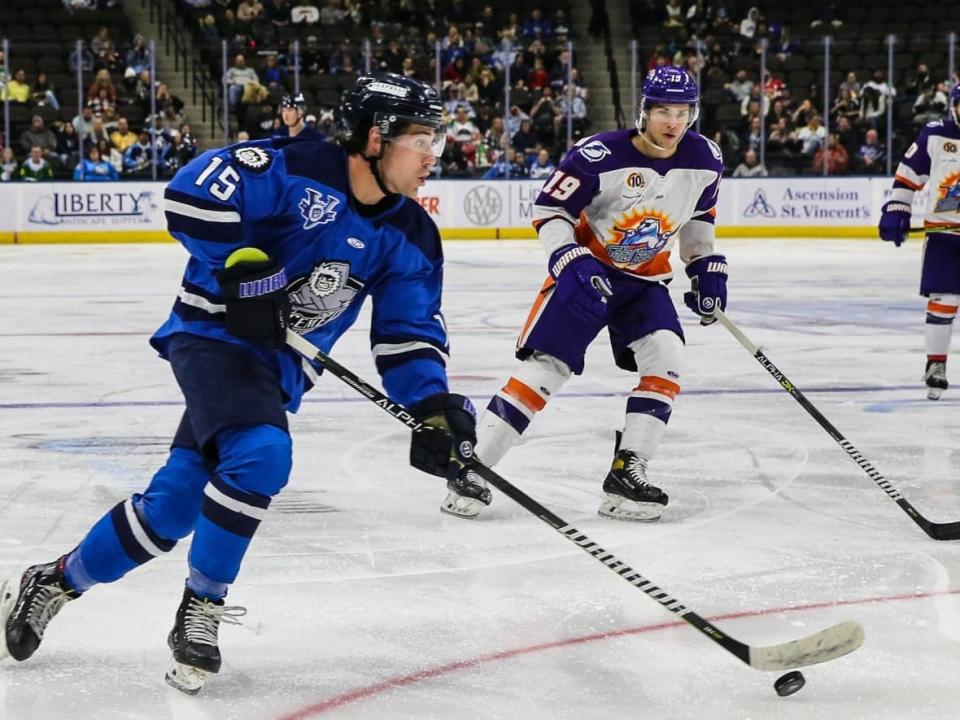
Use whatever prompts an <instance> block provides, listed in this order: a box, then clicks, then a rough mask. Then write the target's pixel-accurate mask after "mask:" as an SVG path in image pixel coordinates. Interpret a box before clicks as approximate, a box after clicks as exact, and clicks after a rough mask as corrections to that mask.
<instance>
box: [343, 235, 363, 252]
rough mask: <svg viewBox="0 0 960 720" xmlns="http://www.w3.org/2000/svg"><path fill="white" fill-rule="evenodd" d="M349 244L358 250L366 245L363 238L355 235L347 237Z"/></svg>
mask: <svg viewBox="0 0 960 720" xmlns="http://www.w3.org/2000/svg"><path fill="white" fill-rule="evenodd" d="M347 245H349V246H350V247H352V248H356V249H357V250H363V249H364V248H365V247H366V245H365V244H364V242H363V240H361V239H360V238H355V237H349V238H347Z"/></svg>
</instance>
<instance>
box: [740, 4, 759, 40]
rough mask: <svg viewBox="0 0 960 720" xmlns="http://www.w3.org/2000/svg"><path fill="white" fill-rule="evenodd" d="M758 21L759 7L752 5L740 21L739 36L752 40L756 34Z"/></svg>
mask: <svg viewBox="0 0 960 720" xmlns="http://www.w3.org/2000/svg"><path fill="white" fill-rule="evenodd" d="M759 22H760V8H757V7H752V8H750V9H749V10H748V11H747V16H746V17H745V18H744V19H743V20H741V21H740V36H741V37H744V38H747V39H748V40H753V38H754V36H755V35H756V34H757V23H759Z"/></svg>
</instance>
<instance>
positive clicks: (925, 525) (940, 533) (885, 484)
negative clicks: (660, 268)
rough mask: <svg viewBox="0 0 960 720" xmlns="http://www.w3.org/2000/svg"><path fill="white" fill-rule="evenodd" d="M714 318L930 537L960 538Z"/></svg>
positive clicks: (956, 528)
mask: <svg viewBox="0 0 960 720" xmlns="http://www.w3.org/2000/svg"><path fill="white" fill-rule="evenodd" d="M717 318H718V319H719V320H720V323H721V324H722V325H723V326H724V327H725V328H726V329H727V330H729V331H730V334H731V335H733V336H734V337H735V338H736V339H737V340H739V341H740V344H741V345H743V347H745V348H746V349H747V351H748V352H749V353H750V354H751V355H753V357H754V358H756V360H757V362H758V363H760V365H762V366H763V369H764V370H766V371H767V372H768V373H770V375H771V376H773V379H774V380H776V381H777V383H779V385H780V387H782V388H783V389H784V390H786V391H787V393H789V394H790V396H791V397H792V398H793V399H794V400H796V401H797V402H798V403H800V406H801V407H802V408H803V409H804V410H806V411H807V413H809V415H810V417H812V418H813V419H814V420H816V421H817V423H818V424H819V425H820V427H822V428H823V429H824V430H826V431H827V434H828V435H829V436H830V437H832V438H833V439H834V440H835V441H836V443H837V444H838V445H839V446H840V447H841V448H843V451H844V452H845V453H847V455H849V456H850V458H851V459H852V460H853V461H854V462H855V463H856V464H857V465H859V466H860V468H861V469H862V470H863V471H864V472H865V473H866V474H867V477H869V478H870V479H871V480H873V482H875V483H876V484H877V485H878V486H879V487H880V489H881V490H883V491H884V492H885V493H886V494H887V495H888V496H889V497H890V499H891V500H893V501H894V502H895V503H897V505H899V506H900V508H901V509H902V510H903V511H904V512H905V513H906V514H907V515H909V516H910V518H911V519H912V520H913V521H914V522H915V523H916V524H917V525H919V526H920V527H921V529H923V531H924V532H925V533H926V534H927V535H929V536H930V537H932V538H933V539H934V540H957V539H960V522H949V523H937V522H931V521H930V520H928V519H927V518H925V517H924V516H923V515H921V514H920V512H919V511H918V510H917V509H916V508H915V507H914V506H913V505H912V504H911V503H910V501H909V500H907V499H906V498H905V497H903V495H902V494H901V493H900V491H899V490H898V489H897V488H896V487H894V486H893V484H892V483H891V482H890V481H889V480H887V479H886V478H885V477H884V476H883V474H881V472H880V471H879V470H877V469H876V468H875V467H874V466H873V463H871V462H870V461H869V460H867V459H866V458H865V457H864V456H863V454H862V453H861V452H860V451H859V450H857V448H855V447H854V446H853V443H851V442H850V441H849V440H847V438H845V437H844V436H843V433H841V432H840V431H839V430H838V429H837V428H836V427H835V426H834V425H833V423H831V422H830V421H829V420H827V418H826V417H824V415H823V413H821V412H820V411H819V410H817V408H816V407H815V406H814V404H813V403H812V402H810V401H809V400H807V398H806V396H805V395H804V394H803V393H802V392H800V390H799V388H797V386H796V385H794V384H793V383H792V382H790V380H789V379H788V378H787V376H786V375H784V374H783V373H782V372H781V371H780V369H779V368H777V366H776V365H774V364H773V362H772V361H771V360H770V358H768V357H767V356H766V354H765V353H764V352H763V350H762V349H761V348H760V346H759V345H756V344H754V343H753V342H752V341H751V340H750V339H749V338H748V337H747V336H746V335H745V334H744V333H743V331H742V330H740V328H739V327H737V326H736V324H734V322H733V321H732V320H731V319H730V318H729V317H727V316H726V315H725V314H724V313H723V311H720V310H718V311H717Z"/></svg>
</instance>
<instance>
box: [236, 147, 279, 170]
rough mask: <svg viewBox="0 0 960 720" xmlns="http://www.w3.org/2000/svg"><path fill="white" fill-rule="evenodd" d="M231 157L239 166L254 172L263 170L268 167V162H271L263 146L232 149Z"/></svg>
mask: <svg viewBox="0 0 960 720" xmlns="http://www.w3.org/2000/svg"><path fill="white" fill-rule="evenodd" d="M233 159H234V160H236V161H237V165H239V166H240V167H243V168H246V169H247V170H254V171H256V172H263V171H264V170H266V169H267V168H268V167H270V163H271V162H273V160H272V159H271V157H270V154H269V153H268V152H267V151H266V150H264V149H263V148H258V147H238V148H235V149H234V151H233Z"/></svg>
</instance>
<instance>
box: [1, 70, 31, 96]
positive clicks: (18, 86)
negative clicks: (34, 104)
mask: <svg viewBox="0 0 960 720" xmlns="http://www.w3.org/2000/svg"><path fill="white" fill-rule="evenodd" d="M30 94H31V89H30V83H29V82H27V71H26V70H24V69H23V68H18V69H17V71H16V72H15V73H14V74H13V79H12V80H11V81H10V82H8V83H7V90H6V93H5V95H4V97H3V98H2V99H4V100H6V99H7V98H9V99H10V102H15V103H22V104H24V105H26V104H27V103H28V102H30Z"/></svg>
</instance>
